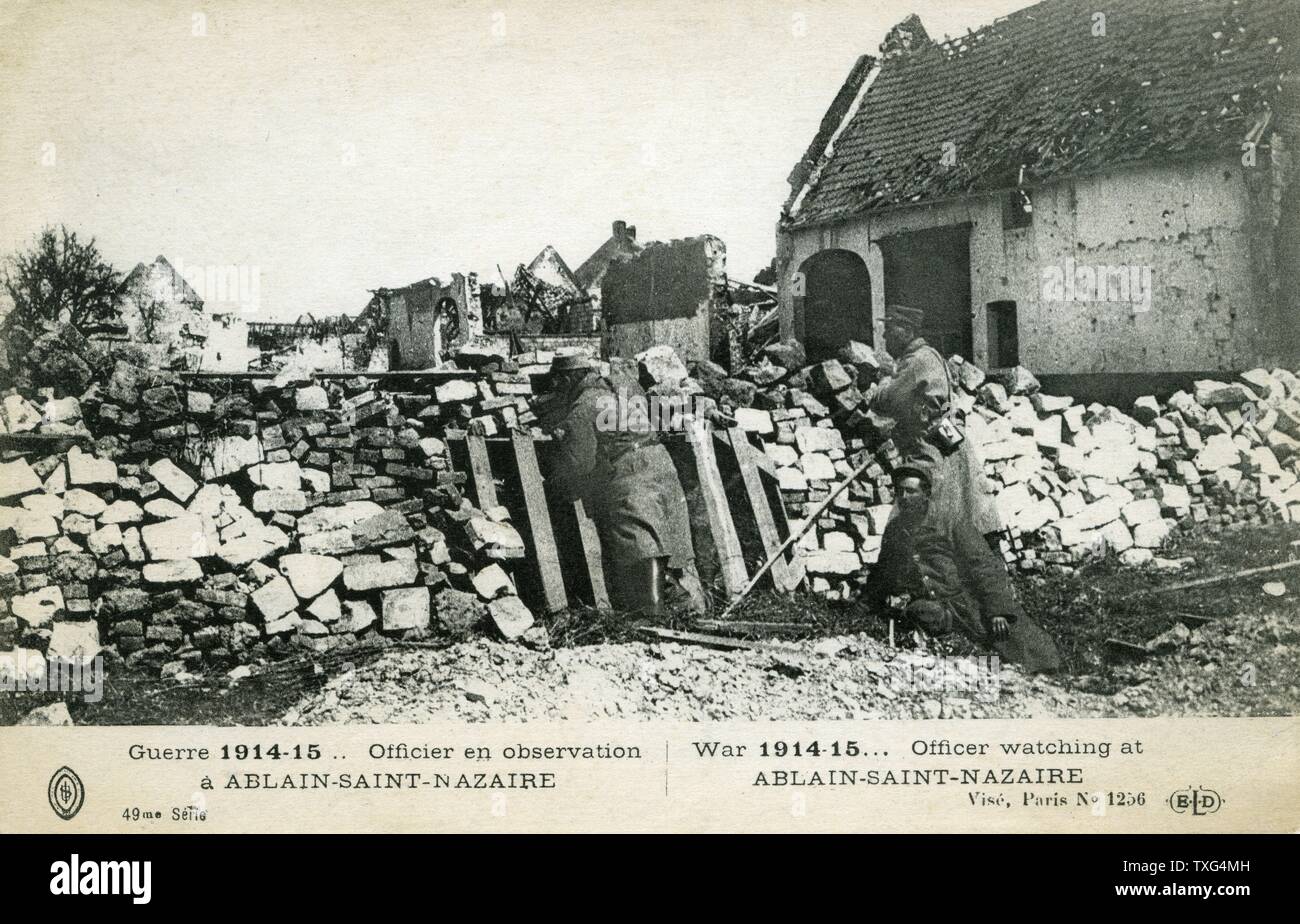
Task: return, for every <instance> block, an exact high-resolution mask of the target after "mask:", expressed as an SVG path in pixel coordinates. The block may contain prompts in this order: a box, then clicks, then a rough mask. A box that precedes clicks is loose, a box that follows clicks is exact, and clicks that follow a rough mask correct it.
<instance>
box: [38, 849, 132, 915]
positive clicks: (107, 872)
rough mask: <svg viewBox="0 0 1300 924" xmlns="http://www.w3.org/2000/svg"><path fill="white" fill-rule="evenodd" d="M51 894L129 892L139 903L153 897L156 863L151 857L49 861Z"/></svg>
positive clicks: (76, 857)
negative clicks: (154, 867)
mask: <svg viewBox="0 0 1300 924" xmlns="http://www.w3.org/2000/svg"><path fill="white" fill-rule="evenodd" d="M50 872H51V873H53V874H54V875H52V876H51V877H50V894H51V895H130V896H131V901H132V902H133V903H134V904H137V905H147V904H149V899H150V898H151V897H152V896H153V888H152V882H153V863H152V862H151V861H149V860H144V861H143V862H142V861H140V860H100V861H99V862H95V861H94V860H83V859H81V858H80V857H79V856H78V855H77V854H75V853H74V854H73V855H72V858H71V859H70V860H57V861H55V862H54V863H51V864H50Z"/></svg>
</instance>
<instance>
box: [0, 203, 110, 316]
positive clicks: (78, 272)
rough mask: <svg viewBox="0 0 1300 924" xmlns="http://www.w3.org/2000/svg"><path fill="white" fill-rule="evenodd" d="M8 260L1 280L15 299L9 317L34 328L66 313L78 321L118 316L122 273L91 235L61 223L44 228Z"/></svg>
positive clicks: (10, 295)
mask: <svg viewBox="0 0 1300 924" xmlns="http://www.w3.org/2000/svg"><path fill="white" fill-rule="evenodd" d="M7 262H8V266H6V267H5V269H4V275H3V283H4V287H5V289H6V290H7V291H8V293H9V297H10V298H11V299H12V300H13V305H14V307H13V312H12V314H11V315H10V318H9V320H10V321H11V322H16V323H19V324H22V325H23V326H25V327H27V328H29V329H32V328H36V327H38V326H39V324H40V323H41V322H44V321H59V320H63V319H66V320H67V321H69V322H70V323H72V324H74V325H76V326H78V327H80V326H83V325H85V324H88V323H97V322H100V321H107V320H111V319H113V318H115V317H116V316H117V310H118V306H119V304H120V303H121V300H122V293H123V280H122V276H121V274H120V273H118V272H117V271H116V270H115V269H113V267H112V265H111V264H109V263H108V261H107V260H105V259H104V258H103V257H102V256H101V255H100V253H99V248H98V247H96V246H95V240H94V238H91V239H90V241H88V242H84V243H83V242H82V241H80V240H78V239H77V234H76V232H75V231H69V230H68V229H67V228H66V227H64V226H62V225H60V226H59V228H58V230H57V231H56V230H55V229H54V228H45V229H44V230H43V231H41V233H40V235H38V236H37V238H36V242H35V245H34V246H33V247H32V248H31V249H30V250H28V251H26V252H23V253H17V254H14V255H12V256H11V257H10V258H9V260H8V261H7Z"/></svg>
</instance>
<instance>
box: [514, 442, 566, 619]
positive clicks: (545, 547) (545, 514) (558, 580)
mask: <svg viewBox="0 0 1300 924" xmlns="http://www.w3.org/2000/svg"><path fill="white" fill-rule="evenodd" d="M510 442H511V446H512V448H513V449H514V456H515V469H516V470H517V471H518V473H519V482H520V488H521V489H522V493H523V496H524V510H525V512H526V513H527V514H528V533H529V539H530V540H531V542H530V544H531V546H532V552H533V564H534V566H535V567H536V568H537V577H538V582H539V583H540V584H541V588H542V596H543V598H544V599H545V602H546V610H547V612H550V613H554V612H556V611H558V610H562V609H564V608H565V607H566V606H568V605H569V599H568V596H567V595H566V594H565V592H564V571H563V570H562V569H561V568H560V552H559V549H557V548H556V546H555V531H554V530H553V529H552V528H551V513H550V509H549V507H548V506H547V503H546V492H545V490H544V489H543V487H542V471H541V468H540V467H539V466H538V464H537V453H536V452H535V451H534V450H533V438H532V437H531V436H529V435H528V434H527V433H523V432H520V431H518V430H516V431H514V432H513V433H512V434H511V440H510Z"/></svg>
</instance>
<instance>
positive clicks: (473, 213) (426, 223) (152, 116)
mask: <svg viewBox="0 0 1300 924" xmlns="http://www.w3.org/2000/svg"><path fill="white" fill-rule="evenodd" d="M1025 5H1028V4H1027V2H1025V0H966V2H952V0H942V2H930V0H905V2H895V0H880V2H871V0H856V2H848V0H825V2H813V0H796V2H787V0H751V2H736V3H731V2H728V3H723V2H720V0H714V2H710V0H639V2H620V3H617V4H614V3H600V2H596V0H584V2H581V3H579V2H573V0H551V2H527V3H520V2H510V3H491V2H464V3H453V2H436V3H434V2H430V3H397V2H387V0H348V2H342V0H325V2H315V3H296V2H279V0H277V2H257V3H252V2H211V3H200V2H184V3H163V2H150V0H136V2H132V3H116V2H103V0H101V2H94V3H91V2H89V0H80V2H64V0H35V2H31V3H27V2H22V0H0V115H3V128H2V129H0V178H2V182H3V184H4V185H3V188H2V189H0V251H3V252H4V253H9V252H12V251H13V250H14V249H15V248H16V247H19V246H22V245H24V244H26V243H28V242H29V241H30V239H31V238H32V237H33V236H34V235H35V233H36V232H37V231H38V230H39V229H40V228H41V226H43V225H47V224H58V223H65V224H67V225H69V226H71V227H73V228H75V229H77V230H79V231H81V232H83V233H85V234H87V235H94V236H95V237H96V238H97V239H98V240H99V243H100V245H101V248H102V249H103V251H104V252H105V254H106V255H107V256H108V258H109V259H110V260H111V261H113V263H114V264H116V265H117V266H118V267H119V268H120V269H122V270H123V271H128V270H129V269H130V268H131V267H132V266H134V265H135V263H137V262H139V261H148V260H151V259H152V258H153V257H154V256H155V255H157V254H159V253H162V254H165V255H166V256H167V257H168V258H169V259H171V260H172V261H173V263H180V264H183V265H185V266H187V267H196V266H197V267H207V266H223V265H230V264H234V265H238V266H241V267H244V268H245V269H253V270H256V271H257V272H258V273H259V275H260V280H261V287H260V305H261V314H262V316H264V317H266V318H293V317H295V316H296V315H298V314H299V313H301V312H304V311H310V312H312V313H314V314H316V315H317V316H321V315H323V314H333V313H337V312H340V311H347V312H350V313H354V312H356V311H357V310H359V309H360V308H361V307H362V306H363V305H364V303H365V301H366V299H367V294H366V289H367V288H374V287H377V286H381V285H387V286H397V285H404V284H406V283H409V282H413V281H416V280H418V279H423V278H426V277H428V276H441V277H442V278H444V279H446V278H447V277H448V276H449V274H450V273H451V272H452V271H454V270H459V271H477V272H479V273H480V274H481V276H482V277H483V278H484V280H485V281H493V280H494V279H495V278H496V271H495V267H496V265H497V264H500V265H501V266H502V268H503V269H504V270H505V271H506V272H507V273H510V272H512V270H513V267H514V266H515V265H516V264H517V263H520V262H527V261H528V260H531V259H532V257H533V256H534V255H535V254H536V253H537V251H538V250H540V249H541V248H542V247H543V246H544V245H545V244H547V243H551V244H554V245H555V246H556V247H557V248H558V249H559V251H560V253H561V254H562V255H563V256H564V257H565V259H566V260H567V261H568V263H569V265H570V266H571V267H573V268H575V269H576V268H577V266H578V265H579V264H580V263H581V262H582V261H583V260H585V259H586V258H587V256H588V255H589V254H590V253H591V251H592V250H593V249H595V248H596V247H597V246H599V244H600V243H601V242H602V241H603V240H604V239H605V238H606V237H607V236H608V234H609V227H610V223H611V221H612V220H613V219H616V218H623V219H626V220H627V221H628V222H629V223H630V224H635V225H636V226H637V228H638V233H639V236H640V238H641V239H642V240H650V239H661V240H666V239H670V238H674V237H685V236H689V235H693V234H700V233H704V232H708V233H712V234H716V235H718V236H719V237H721V238H722V239H723V240H724V241H725V242H726V244H727V248H728V264H729V269H730V271H731V274H732V275H733V276H736V277H740V278H745V279H748V278H751V277H752V276H753V274H754V273H755V272H756V271H757V270H758V269H759V268H760V267H761V266H763V265H765V264H766V263H767V261H768V260H769V259H770V258H771V256H772V254H773V252H774V241H773V239H774V226H775V223H776V219H777V215H778V212H779V209H780V206H781V203H782V201H783V200H784V198H785V195H786V192H787V187H786V185H785V179H786V176H787V175H788V174H789V172H790V168H791V167H792V166H793V164H794V163H795V161H796V160H797V159H798V157H799V156H800V155H801V154H802V153H803V150H804V148H805V147H806V146H807V144H808V142H809V141H810V140H811V138H812V135H813V133H814V132H815V131H816V128H817V124H818V122H819V121H820V119H821V116H822V114H823V113H824V112H825V110H826V107H827V106H828V105H829V104H830V101H831V99H832V98H833V97H834V95H835V92H836V91H837V90H838V88H839V86H840V84H841V83H842V82H843V80H844V77H845V76H846V75H847V73H848V71H849V68H850V67H851V66H852V64H853V62H854V61H855V59H856V58H857V56H858V55H859V54H862V53H864V52H871V53H874V52H875V51H876V48H877V46H878V45H879V43H880V41H881V39H882V38H883V37H884V34H885V32H886V31H887V30H888V29H889V28H890V27H891V26H893V25H894V24H896V23H897V22H898V21H900V20H901V19H903V18H904V17H905V16H906V15H907V14H908V13H910V12H916V13H918V14H920V16H921V19H922V22H923V23H924V24H925V26H926V28H927V29H928V30H929V32H930V34H931V35H932V36H934V37H936V38H941V37H942V36H943V35H944V34H945V33H947V34H950V35H958V34H961V33H964V32H965V30H966V29H967V28H969V27H975V26H979V25H982V24H984V23H987V22H989V21H991V20H992V19H993V18H995V17H996V16H999V15H1004V14H1005V13H1007V12H1010V11H1011V10H1012V9H1015V8H1017V7H1020V6H1025ZM196 33H198V34H196Z"/></svg>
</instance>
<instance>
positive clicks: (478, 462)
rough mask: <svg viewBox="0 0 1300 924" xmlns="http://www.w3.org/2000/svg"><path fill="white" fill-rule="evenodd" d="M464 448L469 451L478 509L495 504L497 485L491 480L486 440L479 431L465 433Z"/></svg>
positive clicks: (490, 466)
mask: <svg viewBox="0 0 1300 924" xmlns="http://www.w3.org/2000/svg"><path fill="white" fill-rule="evenodd" d="M465 448H466V449H467V450H468V451H469V468H470V478H471V479H472V480H473V482H474V498H475V503H476V504H478V507H479V509H480V510H486V509H488V508H489V507H495V506H496V505H497V486H496V483H495V482H493V480H492V465H491V463H490V462H489V461H488V449H487V441H486V440H485V439H484V438H483V434H481V433H467V434H466V435H465Z"/></svg>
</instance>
